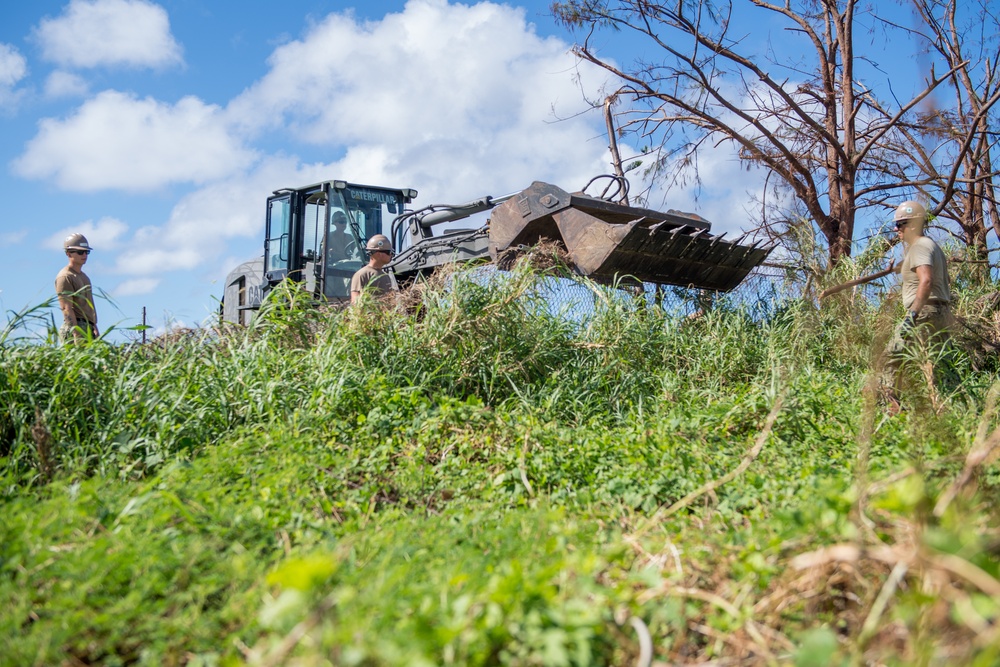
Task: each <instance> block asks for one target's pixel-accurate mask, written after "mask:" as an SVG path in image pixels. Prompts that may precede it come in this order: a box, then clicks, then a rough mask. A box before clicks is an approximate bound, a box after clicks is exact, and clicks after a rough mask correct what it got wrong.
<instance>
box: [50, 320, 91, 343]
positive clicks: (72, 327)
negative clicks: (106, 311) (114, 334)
mask: <svg viewBox="0 0 1000 667" xmlns="http://www.w3.org/2000/svg"><path fill="white" fill-rule="evenodd" d="M95 332H96V329H95V327H94V325H93V324H91V323H90V322H89V321H87V320H85V319H83V318H77V320H76V322H75V323H72V324H71V323H70V322H64V323H63V325H62V327H61V328H60V329H59V338H60V340H62V342H63V343H66V344H72V343H78V342H80V341H84V340H87V338H96V337H97V336H96V335H95Z"/></svg>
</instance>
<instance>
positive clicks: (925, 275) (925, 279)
mask: <svg viewBox="0 0 1000 667" xmlns="http://www.w3.org/2000/svg"><path fill="white" fill-rule="evenodd" d="M913 270H914V271H915V272H916V274H917V280H918V281H919V282H918V283H917V296H916V298H914V299H913V303H911V304H910V312H912V313H916V314H917V315H919V314H920V309H921V308H923V307H924V306H926V305H927V301H928V300H929V299H930V298H931V266H930V264H923V265H921V266H915V267H913Z"/></svg>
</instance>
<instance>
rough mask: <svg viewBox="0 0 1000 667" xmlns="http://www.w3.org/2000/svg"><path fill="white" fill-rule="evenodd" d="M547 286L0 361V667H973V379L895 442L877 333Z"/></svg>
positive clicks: (483, 289) (862, 319)
mask: <svg viewBox="0 0 1000 667" xmlns="http://www.w3.org/2000/svg"><path fill="white" fill-rule="evenodd" d="M557 270H558V267H552V268H548V269H544V270H541V269H530V268H527V267H524V268H519V269H517V270H515V271H514V273H513V274H512V275H511V276H510V277H509V278H507V279H505V280H499V281H492V282H490V283H488V284H482V281H476V280H471V279H464V278H463V276H462V274H456V275H454V276H452V277H451V279H450V280H448V281H440V282H439V283H437V284H432V285H426V286H423V287H422V288H421V289H422V292H421V293H420V295H419V298H418V297H416V296H414V295H412V294H411V295H409V297H408V299H407V300H406V303H405V304H404V305H402V306H399V307H395V306H393V305H392V304H388V305H386V304H382V303H376V302H371V303H369V304H366V305H363V306H360V307H352V308H348V309H342V310H335V311H330V310H324V309H319V308H316V307H315V304H312V303H310V302H309V301H308V299H306V298H305V297H304V296H303V295H302V294H299V293H297V292H295V291H294V290H291V289H289V290H281V291H279V293H277V294H274V295H273V296H272V298H270V299H269V301H268V303H267V304H266V306H265V308H264V309H263V310H262V311H261V312H260V313H259V315H258V317H257V318H256V319H255V321H254V323H253V324H252V325H251V326H249V327H247V328H245V329H232V330H225V331H221V330H198V331H191V332H185V333H183V334H174V335H171V336H165V337H162V338H158V339H156V340H154V341H153V342H152V343H149V344H147V345H135V346H114V345H108V344H104V343H101V342H98V343H93V344H89V345H77V346H62V347H60V346H54V345H50V344H40V343H30V342H24V341H19V340H15V339H10V338H9V339H6V340H4V341H3V343H2V345H0V397H2V403H3V406H4V409H3V411H2V412H0V457H2V458H0V503H2V505H0V513H2V516H3V517H4V518H3V521H2V522H0V664H3V665H49V664H102V665H124V664H144V665H147V664H148V665H170V664H177V665H179V664H187V665H224V664H253V665H281V664H289V665H291V664H295V665H313V664H344V665H352V664H353V665H448V664H454V665H625V664H635V665H647V666H648V665H654V664H687V663H699V662H713V663H714V664H791V663H794V664H799V665H829V664H852V663H859V662H861V663H880V664H913V663H921V664H954V665H960V664H961V665H964V664H993V663H994V662H995V661H996V660H997V659H998V657H1000V656H998V655H997V653H998V648H997V647H998V646H1000V641H998V637H997V635H998V632H1000V631H998V628H1000V623H998V621H1000V606H998V605H1000V602H998V601H1000V579H998V577H1000V563H998V559H997V544H1000V542H998V539H997V538H998V537H1000V533H998V529H997V519H998V510H997V508H998V507H1000V503H998V502H997V501H998V500H1000V498H998V495H1000V492H998V490H1000V468H998V466H997V464H996V463H995V461H994V460H995V453H996V450H997V446H998V445H1000V432H998V431H997V430H996V429H997V416H996V409H995V407H996V396H997V389H996V387H995V383H996V380H997V378H996V373H995V370H992V369H991V368H990V367H989V365H985V366H984V365H983V363H981V362H982V360H981V359H979V360H975V361H974V360H972V359H971V358H970V357H968V356H967V355H964V354H963V353H962V351H961V350H950V351H947V354H946V353H945V352H941V356H947V359H942V360H941V363H948V364H949V367H950V369H951V371H952V376H953V377H954V378H955V381H954V382H951V383H950V384H948V385H947V386H944V387H942V386H939V385H934V384H932V383H929V382H926V381H924V382H921V379H920V378H921V375H920V373H919V372H917V373H916V375H915V378H916V381H915V382H913V383H911V385H910V386H909V387H908V389H907V392H908V393H907V401H906V406H907V410H905V411H904V412H903V413H901V414H898V415H889V414H888V413H887V412H886V411H885V409H884V408H883V407H882V406H881V405H880V404H879V402H878V400H877V396H876V392H874V391H873V389H872V387H873V378H874V377H875V376H876V375H877V371H878V369H877V367H876V366H877V361H876V360H877V358H878V352H879V351H880V349H881V346H883V345H884V340H885V338H886V337H887V335H888V331H889V329H890V328H891V324H892V323H893V321H894V318H895V317H897V316H898V313H895V311H894V310H893V307H894V306H893V304H888V305H885V306H879V305H872V304H869V303H866V304H862V305H861V306H859V307H855V308H854V309H852V310H850V311H848V310H847V306H846V305H845V304H843V303H841V304H839V305H838V304H837V303H832V304H829V305H827V304H824V306H823V308H822V309H819V308H817V306H816V304H815V303H813V302H810V301H808V300H803V299H799V300H789V301H787V302H783V303H776V304H774V305H773V307H772V308H771V309H770V311H769V312H767V313H766V314H764V315H762V314H761V313H759V312H758V313H754V314H753V315H752V316H751V315H750V314H748V313H747V311H746V310H745V309H743V308H742V307H741V306H739V305H738V304H728V305H727V303H726V302H725V301H721V302H716V303H715V304H714V307H713V308H712V309H711V310H709V311H706V312H701V313H698V315H697V316H695V317H691V316H683V317H681V316H678V315H675V314H671V313H668V312H665V311H664V310H663V309H660V308H656V307H650V305H649V302H648V300H646V299H644V298H642V297H641V296H636V297H634V298H633V297H630V296H628V295H619V296H618V297H616V298H604V297H602V298H599V299H596V300H595V302H594V303H595V304H596V305H595V308H594V312H593V314H592V315H591V316H590V317H589V318H588V319H587V320H586V321H584V322H580V321H578V320H574V319H572V318H565V317H561V316H560V314H559V313H554V312H553V311H552V309H551V308H549V307H548V306H547V304H546V303H544V302H543V300H542V299H541V298H540V297H539V290H538V288H537V287H538V284H539V281H540V280H545V279H546V272H551V271H557ZM581 284H583V285H586V286H587V287H588V289H593V290H600V289H602V288H599V287H597V286H594V285H588V284H587V283H585V282H584V283H581ZM602 294H606V292H602ZM979 296H981V295H978V294H974V293H968V294H963V303H974V302H976V299H977V298H978V297H979ZM895 307H896V308H898V304H896V305H895ZM935 353H936V352H935V351H931V354H935ZM917 368H918V369H919V365H917Z"/></svg>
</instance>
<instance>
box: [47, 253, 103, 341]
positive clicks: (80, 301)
mask: <svg viewBox="0 0 1000 667" xmlns="http://www.w3.org/2000/svg"><path fill="white" fill-rule="evenodd" d="M63 250H64V251H65V253H66V257H67V258H68V259H69V263H68V264H67V265H66V266H64V267H63V268H62V270H61V271H59V274H58V275H56V296H57V297H58V299H59V309H60V310H61V311H62V314H63V325H62V328H61V329H60V330H59V335H60V337H61V338H62V340H63V342H66V343H68V342H74V341H79V340H85V339H87V338H97V337H98V336H99V335H100V332H98V330H97V310H96V309H95V308H94V295H93V291H92V289H91V285H90V278H88V277H87V274H86V273H84V272H83V265H84V264H86V263H87V257H88V256H89V255H90V251H91V247H90V244H89V243H88V242H87V237H86V236H84V235H83V234H70V235H69V236H67V237H66V240H65V241H63Z"/></svg>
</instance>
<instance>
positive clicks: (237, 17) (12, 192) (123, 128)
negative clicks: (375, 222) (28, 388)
mask: <svg viewBox="0 0 1000 667" xmlns="http://www.w3.org/2000/svg"><path fill="white" fill-rule="evenodd" d="M549 5H550V0H531V1H528V2H517V3H513V4H496V3H489V2H480V3H471V2H470V3H466V4H457V3H453V2H448V1H447V0H411V1H410V2H407V3H404V2H387V1H384V0H383V1H379V0H365V1H364V2H361V1H360V0H354V1H351V0H348V1H347V2H343V1H342V2H332V1H330V2H324V1H320V0H286V2H282V3H273V2H262V1H260V0H255V1H254V0H251V1H247V0H241V1H239V2H236V1H230V0H159V1H158V2H154V1H153V0H72V1H70V2H65V1H61V2H56V1H50V0H34V1H33V2H7V3H4V7H3V9H0V19H2V20H0V124H2V127H3V137H4V141H3V142H0V163H2V165H3V168H2V169H0V196H2V197H3V199H4V202H5V211H4V215H3V217H2V218H0V251H2V259H3V263H2V264H0V309H2V310H3V311H4V313H5V316H4V318H3V319H4V320H6V319H7V317H8V316H9V314H10V313H11V312H16V311H19V310H22V309H24V308H25V307H30V306H33V305H36V304H39V303H42V302H43V301H45V300H46V299H47V298H49V297H51V296H52V293H53V279H54V277H55V274H56V272H57V271H58V270H59V268H60V267H61V266H63V265H64V264H65V257H64V255H63V254H62V252H61V242H62V239H63V238H64V237H65V236H66V235H67V234H68V233H70V232H74V231H80V232H83V233H84V234H86V235H87V236H88V238H89V239H90V241H91V244H92V245H93V246H94V247H95V248H96V250H95V252H94V253H93V254H92V255H91V257H90V260H89V262H88V264H87V269H86V270H87V273H88V274H89V275H90V277H91V279H92V280H93V282H94V285H95V287H98V288H100V289H101V290H103V291H104V292H106V293H108V294H109V295H110V296H111V299H112V300H111V301H99V303H98V310H99V314H100V319H101V325H102V329H107V328H108V327H109V326H110V325H112V324H114V325H116V326H119V327H127V326H132V325H135V324H138V323H139V321H140V317H141V313H142V309H143V307H145V308H146V309H147V313H148V320H149V323H150V324H151V325H153V326H154V327H156V328H157V329H162V328H164V327H166V326H194V325H198V324H200V323H202V322H204V321H205V320H206V319H207V318H210V317H211V316H212V315H213V313H214V312H215V311H216V309H217V306H218V303H217V299H218V298H219V296H220V295H221V291H222V279H223V278H224V277H225V275H226V273H227V272H228V271H229V270H230V269H231V268H233V267H234V266H236V265H237V264H238V263H240V262H241V261H243V260H245V259H249V258H251V257H254V256H256V255H259V254H260V253H261V252H262V243H263V241H262V238H263V224H264V222H263V216H264V200H265V197H266V196H267V194H268V193H270V192H271V191H273V190H276V189H279V188H282V187H293V186H299V185H305V184H309V183H314V182H317V181H320V180H324V179H332V178H339V179H344V180H350V181H355V182H361V183H372V184H384V185H390V186H397V187H413V188H416V189H417V190H418V191H419V192H420V197H419V199H418V200H417V202H416V204H418V205H426V204H430V203H458V202H462V201H466V200H469V199H472V198H475V197H479V196H481V195H487V194H491V195H500V194H506V193H508V192H512V191H516V190H519V189H521V188H524V187H527V186H528V185H530V183H531V182H532V181H534V180H543V181H548V182H551V183H554V184H556V185H559V186H560V187H563V188H565V189H568V190H575V189H578V188H579V187H581V186H582V185H583V184H584V183H586V182H587V180H589V178H590V177H592V176H594V175H597V174H601V173H608V172H609V171H610V166H609V155H608V150H607V137H606V134H605V129H604V120H603V117H602V116H601V115H600V114H599V113H592V112H591V113H581V112H584V111H585V110H586V104H585V102H584V94H585V93H586V94H587V95H589V96H591V97H596V96H597V93H598V91H600V90H601V89H602V87H603V86H604V85H605V83H606V77H605V75H604V74H603V73H602V72H599V71H595V70H593V69H587V68H582V67H581V66H580V65H579V64H578V63H577V62H576V61H575V59H574V58H573V57H572V56H571V55H570V53H569V50H570V48H571V45H572V41H573V40H572V36H570V35H568V34H567V33H566V32H565V31H564V30H562V29H561V28H560V27H559V26H557V25H556V24H555V22H554V21H553V19H552V18H551V17H550V16H549ZM607 45H608V46H607V48H608V49H609V50H611V51H612V52H614V50H615V49H619V50H620V49H623V48H627V42H625V41H624V40H623V39H621V38H618V39H610V38H609V39H608V41H607ZM625 55H626V54H624V53H623V54H622V56H623V57H625ZM623 152H624V153H626V154H628V152H629V148H628V147H627V146H626V147H623ZM702 161H703V168H704V169H705V171H706V173H710V174H712V177H713V179H714V180H715V185H714V186H713V185H712V184H709V185H710V186H712V187H715V191H714V193H713V195H714V196H712V197H702V198H700V199H698V200H695V199H694V197H693V195H690V194H689V193H684V192H675V193H671V199H670V201H669V202H668V206H667V207H669V208H678V209H681V210H689V211H695V212H698V213H700V214H701V215H703V216H704V217H706V218H707V219H709V220H713V221H716V223H717V225H716V230H717V231H736V230H738V229H739V228H741V227H750V226H751V224H752V223H751V222H750V220H749V219H747V217H746V215H745V214H744V212H743V210H742V207H743V203H744V202H746V201H747V200H748V199H749V197H748V193H749V192H753V191H754V190H755V189H759V188H760V182H759V177H758V176H757V175H756V174H753V173H749V174H748V173H747V172H746V171H745V170H743V169H741V168H740V166H739V164H738V162H737V161H736V160H735V159H733V157H732V156H731V155H729V154H718V155H706V156H704V157H703V159H702ZM734 211H736V212H737V213H736V214H735V215H734V213H733V212H734ZM720 222H721V224H719V223H720ZM54 314H55V313H54ZM57 320H58V318H57Z"/></svg>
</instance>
